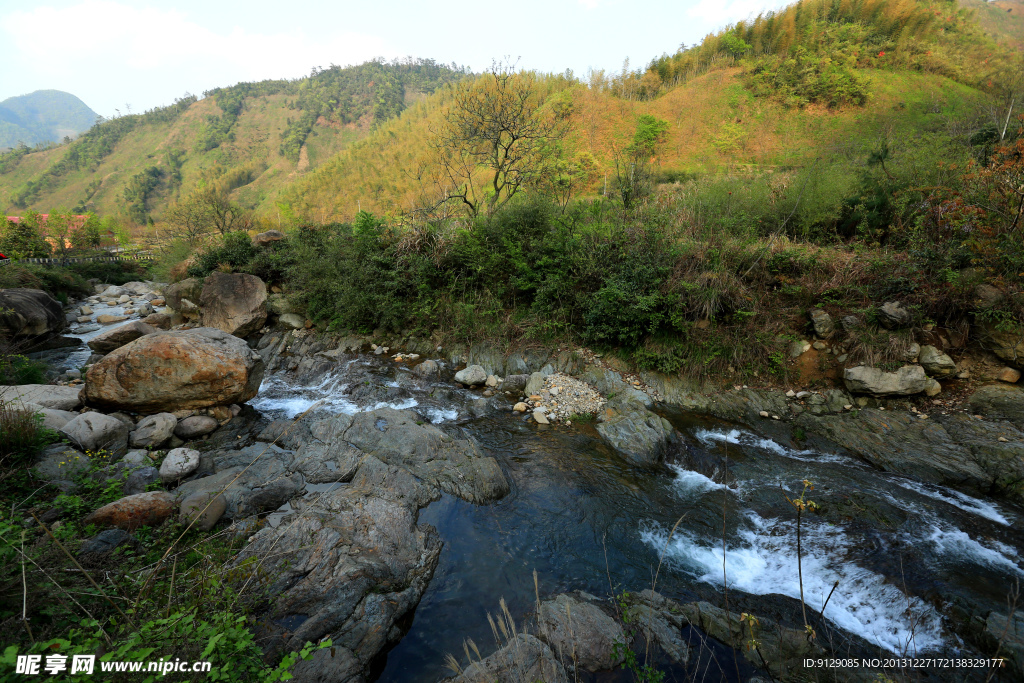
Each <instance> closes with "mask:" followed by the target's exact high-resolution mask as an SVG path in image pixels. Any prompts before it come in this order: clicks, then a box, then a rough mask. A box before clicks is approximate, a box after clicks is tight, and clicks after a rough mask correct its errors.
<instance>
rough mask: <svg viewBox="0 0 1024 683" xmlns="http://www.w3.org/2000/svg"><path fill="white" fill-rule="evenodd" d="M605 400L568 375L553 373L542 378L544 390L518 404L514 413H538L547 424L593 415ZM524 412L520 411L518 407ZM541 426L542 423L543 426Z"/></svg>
mask: <svg viewBox="0 0 1024 683" xmlns="http://www.w3.org/2000/svg"><path fill="white" fill-rule="evenodd" d="M604 404H605V399H604V398H603V397H602V396H601V394H600V393H598V392H597V390H596V389H594V388H593V387H592V386H590V385H589V384H587V383H586V382H583V381H581V380H578V379H576V378H574V377H569V376H568V375H563V374H561V373H554V374H551V375H548V376H547V377H545V378H544V388H543V389H541V391H540V392H539V393H537V394H533V395H532V396H530V397H529V398H528V399H526V401H525V402H522V403H517V404H516V408H515V410H517V411H518V412H525V411H526V410H528V409H532V410H533V411H534V417H536V415H537V413H538V411H540V413H541V415H542V417H544V419H546V420H548V421H549V422H558V421H561V420H565V419H567V418H569V417H571V416H572V415H588V414H589V415H593V414H594V413H597V412H598V411H599V410H601V407H602V406H603V405H604ZM520 405H522V406H523V410H519V406H520ZM538 422H539V420H538ZM542 424H543V423H542Z"/></svg>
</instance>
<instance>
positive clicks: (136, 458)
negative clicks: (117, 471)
mask: <svg viewBox="0 0 1024 683" xmlns="http://www.w3.org/2000/svg"><path fill="white" fill-rule="evenodd" d="M121 462H123V463H124V464H125V467H128V468H130V469H136V468H139V467H148V466H150V465H152V464H153V461H152V460H151V459H150V458H149V453H148V452H147V451H144V450H142V449H141V448H139V449H136V450H132V451H128V452H127V453H125V454H124V457H123V458H121Z"/></svg>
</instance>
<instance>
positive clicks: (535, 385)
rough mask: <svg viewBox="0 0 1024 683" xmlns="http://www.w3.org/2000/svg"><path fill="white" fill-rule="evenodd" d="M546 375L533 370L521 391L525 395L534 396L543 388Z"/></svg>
mask: <svg viewBox="0 0 1024 683" xmlns="http://www.w3.org/2000/svg"><path fill="white" fill-rule="evenodd" d="M545 377H547V375H545V374H542V373H540V372H534V373H531V374H530V379H528V380H527V381H526V386H525V387H524V388H523V393H524V394H526V395H527V396H535V395H537V394H539V393H540V392H541V391H542V390H543V389H544V378H545Z"/></svg>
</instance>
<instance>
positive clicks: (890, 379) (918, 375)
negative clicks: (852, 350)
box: [843, 365, 931, 396]
mask: <svg viewBox="0 0 1024 683" xmlns="http://www.w3.org/2000/svg"><path fill="white" fill-rule="evenodd" d="M843 382H844V383H845V384H846V388H847V390H849V391H850V393H853V394H870V395H872V396H910V395H911V394H920V393H921V392H923V391H924V390H926V389H927V388H928V387H929V386H930V385H931V381H930V380H929V378H928V375H926V374H925V372H924V368H922V367H921V366H920V365H904V366H903V367H902V368H900V369H899V370H897V371H896V372H885V371H884V370H880V369H879V368H869V367H867V366H865V365H860V366H857V367H855V368H846V370H844V371H843Z"/></svg>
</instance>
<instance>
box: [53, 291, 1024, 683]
mask: <svg viewBox="0 0 1024 683" xmlns="http://www.w3.org/2000/svg"><path fill="white" fill-rule="evenodd" d="M103 312H105V313H107V312H109V313H119V308H118V307H111V308H110V309H109V310H106V309H105V310H104V311H103ZM103 329H104V330H105V329H108V328H107V327H104V328H103ZM95 334H98V331H94V332H87V333H79V334H75V335H74V336H78V337H80V338H81V339H83V340H88V339H89V338H91V337H92V336H95ZM83 349H84V351H83ZM46 354H47V355H46V357H47V359H48V360H49V361H50V362H51V363H53V364H54V367H57V368H62V369H63V368H77V367H79V366H81V365H82V364H84V362H85V359H86V358H87V357H88V355H89V353H88V349H87V347H84V346H83V347H81V348H79V349H70V350H69V349H61V350H58V351H54V352H46ZM442 365H444V363H442ZM452 370H454V368H452V367H446V368H445V371H444V372H443V374H442V377H448V378H450V377H451V374H452ZM424 387H426V388H424ZM507 398H508V399H510V400H509V401H508V402H507V406H505V402H504V400H503V399H501V400H499V408H498V409H495V408H493V407H492V408H491V409H486V410H485V409H483V408H482V407H481V404H482V403H483V401H481V395H480V393H479V392H477V391H471V390H467V389H464V388H461V387H460V386H458V385H456V384H454V383H453V382H451V381H450V380H449V381H444V380H438V381H435V382H430V383H428V384H426V385H425V384H424V383H423V382H422V380H418V379H417V378H414V376H413V375H412V373H411V372H410V370H409V368H408V367H406V366H404V365H402V364H398V363H395V362H393V361H391V360H389V359H388V358H387V357H381V356H373V355H347V356H342V357H341V358H340V359H339V360H338V362H337V363H336V364H335V365H334V366H333V370H331V371H329V372H327V373H326V374H323V375H322V376H319V377H315V378H314V379H304V380H299V379H297V378H296V377H295V376H293V375H289V374H287V373H277V374H273V375H270V376H268V377H267V378H266V379H265V380H264V384H263V386H262V388H261V392H260V394H259V396H258V397H257V398H255V399H254V400H252V401H251V402H250V403H251V405H252V406H253V407H254V408H256V409H257V410H258V411H260V412H261V413H262V414H263V415H264V416H265V417H267V418H268V419H275V418H281V417H289V418H290V417H294V416H296V415H298V414H300V413H302V412H303V411H306V410H308V409H311V408H312V411H311V412H313V413H315V414H320V415H323V416H327V415H330V414H335V413H338V412H348V413H352V412H358V411H365V410H373V409H375V408H380V407H384V406H389V407H394V408H400V409H409V410H414V411H417V412H418V413H419V414H420V415H421V416H422V417H423V418H424V419H425V420H429V421H431V422H433V423H435V424H437V425H438V426H439V427H441V428H442V429H444V430H446V431H448V432H450V433H451V434H452V435H455V436H458V437H459V438H466V437H472V438H473V439H475V440H476V441H477V442H478V443H479V444H480V446H481V447H482V448H483V449H484V451H485V452H486V453H487V454H488V455H493V456H495V457H496V458H497V459H498V461H499V462H500V463H501V465H502V467H503V468H504V469H505V471H506V473H507V475H508V478H509V480H510V482H511V484H512V492H511V493H510V494H509V495H508V496H506V497H505V498H504V499H502V500H500V501H498V502H496V503H493V504H489V505H473V504H470V503H467V502H464V501H462V500H460V499H458V498H455V497H452V496H449V495H447V494H445V495H443V497H442V498H441V499H440V500H439V501H437V502H435V503H432V504H430V505H429V506H428V507H426V508H425V509H423V510H422V511H421V513H420V522H421V523H427V524H431V525H433V526H434V527H436V528H437V530H438V532H439V534H440V537H441V539H442V540H443V541H444V549H443V550H442V553H441V557H440V561H439V564H438V567H437V570H436V572H435V574H434V577H433V579H432V581H431V582H430V585H429V588H428V589H427V591H426V593H425V594H424V596H423V598H422V600H421V602H420V604H419V606H418V607H417V609H416V610H415V612H414V614H413V616H412V618H411V620H409V623H407V624H404V625H403V626H405V627H407V628H408V632H407V633H406V635H405V636H404V637H403V638H402V639H401V640H400V641H399V642H398V644H397V645H396V646H395V647H394V648H393V649H391V650H390V651H389V652H388V653H387V655H386V659H384V660H382V661H381V663H380V669H379V677H378V680H380V681H388V682H396V683H398V682H402V683H405V682H412V681H434V680H437V679H438V678H440V677H443V676H447V675H450V674H451V672H450V671H449V670H448V669H447V667H446V666H445V663H444V658H445V655H446V654H449V653H451V654H453V655H455V656H456V657H458V658H459V659H460V660H462V659H464V658H463V655H462V651H463V645H462V643H463V639H465V638H472V639H473V640H474V641H475V642H476V643H477V644H479V646H480V649H481V652H483V653H484V655H485V656H486V654H488V653H489V652H491V651H492V650H493V646H492V643H493V637H492V635H491V628H490V626H489V624H488V619H487V615H488V612H491V613H497V611H498V610H499V600H501V599H502V598H504V599H505V601H506V602H507V603H508V607H509V609H510V611H511V613H512V614H513V615H515V616H516V617H517V619H519V620H520V621H521V620H522V617H523V615H526V614H529V613H530V612H531V610H532V609H533V608H534V606H535V604H536V599H537V596H536V592H535V587H534V572H536V575H537V581H538V584H539V594H540V596H541V597H542V598H544V597H547V596H549V595H552V594H555V593H559V592H565V591H571V590H583V591H587V592H589V593H592V594H594V595H598V596H609V595H611V594H615V593H619V592H621V591H624V590H628V591H640V590H643V589H644V588H650V587H651V586H652V584H654V583H655V577H656V588H657V590H658V591H659V592H661V593H663V594H665V595H666V596H668V597H671V598H673V599H676V600H678V601H680V602H683V601H693V600H707V601H709V602H711V603H713V604H716V605H722V604H723V599H724V598H725V596H726V591H725V589H727V592H728V600H729V601H730V603H729V604H730V609H731V610H733V611H736V612H739V611H743V610H749V611H751V612H754V613H755V614H759V615H764V616H770V617H771V618H773V619H777V620H780V621H782V622H783V623H785V624H787V625H789V626H793V627H801V626H802V620H801V617H800V603H799V601H798V600H799V597H800V587H801V585H800V581H799V580H798V569H797V550H796V538H797V515H796V511H795V509H794V507H793V506H792V505H791V504H790V503H789V502H788V500H787V498H788V499H795V498H797V497H799V496H800V495H801V493H802V491H803V488H804V484H803V482H804V480H808V481H810V482H813V485H814V489H813V490H812V491H808V492H807V494H806V495H807V498H809V499H813V500H814V501H816V502H817V503H818V504H819V505H820V506H821V507H822V512H821V513H820V514H805V515H804V516H803V517H802V518H801V520H800V538H801V546H802V547H801V550H802V553H801V555H802V561H801V565H802V572H803V592H804V598H805V601H806V603H807V605H808V608H809V610H813V611H814V612H815V613H817V612H820V611H821V608H822V606H823V605H824V604H825V603H826V601H827V607H826V609H825V612H824V621H822V622H816V623H820V626H819V627H818V628H819V630H820V631H822V632H823V633H824V637H826V638H827V639H828V640H829V642H830V643H831V644H832V646H833V648H834V651H835V652H836V653H846V652H849V653H853V654H857V655H859V656H885V655H888V654H893V653H895V654H900V655H915V654H923V653H933V654H939V653H942V654H945V655H955V654H957V653H959V652H960V649H961V641H960V640H959V638H958V637H957V636H956V635H955V634H954V633H952V632H951V630H950V629H949V616H950V614H952V611H953V609H954V607H955V606H956V605H967V606H970V607H972V608H974V609H976V610H979V609H1000V610H1003V611H1005V610H1006V594H1007V591H1008V590H1009V588H1010V587H1011V585H1012V584H1013V583H1014V581H1015V580H1016V579H1018V578H1019V577H1020V576H1021V575H1022V574H1024V563H1022V558H1021V552H1024V514H1022V511H1021V510H1019V509H1017V508H1016V507H1014V506H1012V505H1010V504H1008V503H1006V502H1003V501H996V500H993V499H987V498H986V499H978V498H974V497H971V496H968V495H966V494H964V493H961V492H958V491H955V490H953V489H950V488H945V487H941V486H934V485H930V484H924V483H920V482H917V481H914V480H911V479H907V478H904V477H900V476H896V475H891V474H887V473H883V472H879V471H877V470H875V469H872V468H870V467H869V466H867V465H865V464H863V463H862V462H861V461H859V460H858V459H856V458H854V457H850V456H849V455H847V454H844V453H843V452H841V451H840V450H839V449H838V448H832V447H829V446H828V444H814V445H813V446H812V445H798V444H796V443H794V442H793V441H792V440H791V439H789V438H782V437H777V440H772V439H769V438H766V437H764V436H762V435H758V434H756V433H754V432H753V431H751V430H750V429H748V428H747V427H744V426H742V425H737V424H729V423H725V422H721V421H717V420H713V419H709V418H705V417H702V416H696V415H693V414H688V413H686V412H683V411H679V410H675V409H672V408H668V407H661V408H658V411H659V412H660V413H661V414H662V415H663V416H664V417H665V418H667V419H668V420H669V421H670V422H672V424H673V425H674V426H675V427H676V428H677V429H678V430H679V431H680V433H681V434H682V435H683V439H682V441H683V444H682V445H681V446H679V447H677V448H676V450H675V451H674V452H673V453H672V454H671V455H670V457H669V458H668V461H667V464H666V466H664V467H663V468H661V469H660V470H658V471H655V472H650V471H641V470H637V469H634V468H632V467H630V466H629V465H627V464H626V462H625V461H624V460H623V459H622V458H620V457H619V456H618V455H617V454H616V453H615V452H614V451H612V450H611V449H610V448H609V447H608V446H606V445H605V444H604V443H603V441H602V440H601V438H600V437H599V435H598V434H597V432H596V430H595V429H594V428H593V426H592V425H590V424H585V423H584V424H575V425H573V426H571V427H565V426H556V425H551V426H542V425H537V424H535V423H533V422H528V421H525V420H524V419H523V417H522V416H521V415H519V414H517V413H513V412H512V411H511V406H512V401H513V400H518V397H507ZM490 403H491V405H492V406H493V401H492V402H490ZM320 488H322V485H321V487H318V490H319V489H320ZM309 490H310V491H312V490H313V487H309ZM287 511H288V510H287V509H284V510H281V511H279V512H281V513H284V512H287ZM274 514H277V513H272V515H274ZM280 516H281V515H280V514H277V518H278V519H279V518H280ZM833 587H834V589H833Z"/></svg>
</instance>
